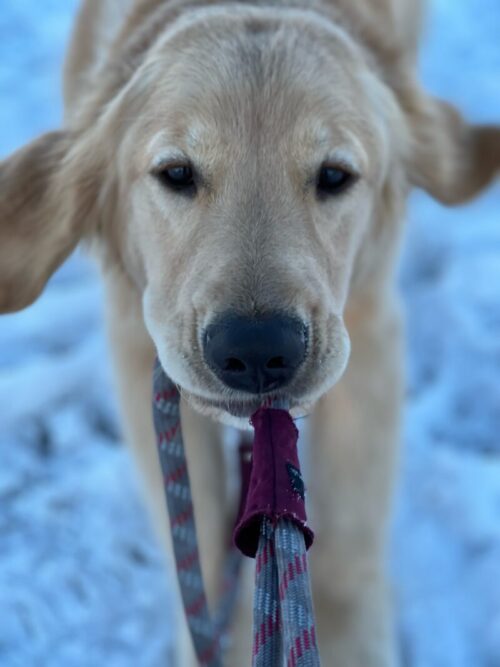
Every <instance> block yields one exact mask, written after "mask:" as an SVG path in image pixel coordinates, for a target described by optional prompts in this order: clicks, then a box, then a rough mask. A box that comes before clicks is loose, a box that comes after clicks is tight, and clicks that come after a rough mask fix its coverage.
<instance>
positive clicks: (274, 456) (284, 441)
mask: <svg viewBox="0 0 500 667" xmlns="http://www.w3.org/2000/svg"><path fill="white" fill-rule="evenodd" d="M252 425H253V427H254V429H255V439H254V444H253V458H252V469H251V474H250V483H249V488H248V495H247V498H246V503H245V509H244V511H243V513H242V514H240V517H239V520H238V522H237V525H236V527H235V530H234V536H233V537H234V543H235V544H236V546H237V547H238V549H239V550H240V551H241V552H242V553H243V554H245V556H250V557H252V558H254V557H255V554H256V553H257V547H258V542H259V534H260V525H261V522H262V519H263V518H264V517H268V518H269V519H270V520H271V521H272V522H273V523H276V522H277V521H279V519H281V518H287V519H291V520H292V521H294V522H295V523H296V524H297V525H298V526H299V527H300V528H301V529H302V532H303V533H304V538H305V542H306V546H307V548H309V547H310V546H311V544H312V542H313V539H314V535H313V532H312V531H311V529H310V528H309V527H308V526H307V525H306V524H307V517H306V508H305V501H304V487H303V482H302V477H301V475H300V464H299V458H298V454H297V440H298V431H297V428H296V426H295V424H294V423H293V420H292V418H291V416H290V415H289V413H288V412H287V411H285V410H276V409H273V408H260V409H259V410H257V412H256V413H255V414H254V415H253V417H252Z"/></svg>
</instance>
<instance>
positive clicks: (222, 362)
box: [203, 313, 307, 394]
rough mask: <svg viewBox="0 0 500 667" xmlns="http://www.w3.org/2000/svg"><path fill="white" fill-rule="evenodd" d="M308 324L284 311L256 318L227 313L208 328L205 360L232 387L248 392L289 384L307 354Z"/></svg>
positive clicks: (205, 341) (204, 342)
mask: <svg viewBox="0 0 500 667" xmlns="http://www.w3.org/2000/svg"><path fill="white" fill-rule="evenodd" d="M306 348H307V327H306V326H305V325H304V324H303V322H301V321H300V320H299V319H297V318H294V317H290V316H289V315H284V314H281V313H279V314H269V315H266V316H262V317H259V318H251V317H244V316H241V315H235V314H226V315H223V316H222V317H220V318H219V319H218V320H217V321H216V322H214V323H213V324H211V325H210V326H208V327H207V329H206V331H205V333H204V339H203V351H204V355H205V360H206V362H207V364H208V365H209V366H210V368H211V369H212V371H213V372H214V373H215V374H216V375H217V377H218V378H219V379H220V380H222V382H223V383H224V384H225V385H226V386H227V387H230V388H231V389H239V390H240V391H245V392H248V393H250V394H261V393H265V392H270V391H274V390H276V389H279V388H280V387H284V386H285V385H286V384H288V383H289V382H290V381H291V379H292V378H293V376H294V375H295V372H296V371H297V369H298V368H299V366H300V365H301V364H302V362H303V361H304V359H305V356H306Z"/></svg>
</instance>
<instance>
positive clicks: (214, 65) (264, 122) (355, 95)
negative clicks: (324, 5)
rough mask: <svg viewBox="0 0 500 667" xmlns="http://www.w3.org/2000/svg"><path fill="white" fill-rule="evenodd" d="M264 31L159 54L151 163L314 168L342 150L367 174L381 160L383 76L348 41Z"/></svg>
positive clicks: (244, 29) (194, 41) (171, 44)
mask: <svg viewBox="0 0 500 667" xmlns="http://www.w3.org/2000/svg"><path fill="white" fill-rule="evenodd" d="M263 25H264V28H262V29H260V30H255V29H248V26H245V24H243V25H240V24H238V26H237V27H238V28H240V30H237V31H233V32H223V33H221V32H220V31H219V32H217V33H216V34H215V35H212V34H211V33H210V31H209V30H208V31H205V32H203V33H199V32H197V33H195V34H193V35H189V36H183V37H182V39H180V38H179V39H177V38H176V39H172V40H170V41H167V42H166V44H164V45H163V47H162V48H161V50H159V51H158V52H156V53H155V54H154V58H155V61H156V63H157V66H156V70H155V71H156V74H155V82H154V86H153V88H154V89H153V92H152V95H151V96H150V97H149V101H148V104H147V106H146V107H145V108H144V109H143V112H144V113H143V114H142V115H141V122H143V124H144V126H147V128H148V135H147V137H146V142H145V143H146V144H147V146H148V160H150V159H151V160H161V159H162V154H163V155H165V156H166V157H169V156H170V155H171V156H172V157H174V158H175V153H176V152H177V153H178V155H179V157H180V158H182V157H183V154H184V155H185V156H186V157H188V158H196V159H197V160H199V161H200V162H204V163H205V164H206V165H207V168H208V169H212V168H214V167H217V163H219V165H220V164H221V163H222V162H223V163H224V164H225V166H226V167H227V166H228V165H229V164H231V163H241V161H245V162H247V163H248V160H249V159H251V158H252V156H256V155H257V153H258V155H259V158H260V159H261V161H262V157H263V156H265V158H266V160H267V161H268V162H272V163H276V162H277V161H278V160H279V161H281V162H283V161H288V162H289V161H290V160H291V161H294V162H300V163H302V164H305V165H306V166H307V163H308V162H309V163H310V165H311V167H312V166H313V165H316V164H317V162H318V160H322V159H328V157H329V153H331V151H332V150H333V149H334V150H335V152H336V154H337V155H338V154H341V155H342V156H343V157H344V158H345V159H341V160H340V161H341V162H343V163H345V162H347V163H349V162H351V163H352V164H353V167H354V168H355V169H356V170H358V171H363V168H364V166H365V164H366V162H367V161H368V157H367V156H368V155H369V156H370V157H371V160H372V162H373V161H374V159H375V158H377V157H378V155H377V154H378V153H380V150H379V148H380V147H379V146H377V145H375V144H377V142H378V143H380V141H379V139H380V137H379V136H376V132H375V130H374V128H375V127H376V126H377V125H378V126H380V119H379V118H377V116H376V114H375V113H374V105H373V104H372V103H371V101H370V99H369V98H370V95H371V92H372V91H371V90H370V85H371V84H372V83H373V75H371V74H370V72H369V68H368V66H367V63H366V61H365V60H364V58H363V57H362V56H361V55H360V54H359V53H356V51H355V48H354V47H353V46H352V44H351V43H350V42H349V40H348V38H347V37H345V36H344V35H341V36H340V37H339V38H338V39H337V38H336V35H335V34H330V33H328V34H326V35H325V34H322V33H321V30H319V31H318V33H317V34H316V33H314V31H312V33H311V30H310V31H309V32H307V31H306V32H305V34H304V35H302V34H301V33H300V29H299V27H297V26H296V25H287V26H285V27H284V26H279V25H268V26H267V27H266V24H265V23H264V24H263ZM261 27H262V26H261ZM233 28H234V26H233ZM254 28H255V26H254ZM314 28H315V29H316V26H315V27H314ZM303 32H304V31H303ZM313 37H317V41H316V42H315V41H314V39H313ZM171 148H172V149H173V150H170V149H171Z"/></svg>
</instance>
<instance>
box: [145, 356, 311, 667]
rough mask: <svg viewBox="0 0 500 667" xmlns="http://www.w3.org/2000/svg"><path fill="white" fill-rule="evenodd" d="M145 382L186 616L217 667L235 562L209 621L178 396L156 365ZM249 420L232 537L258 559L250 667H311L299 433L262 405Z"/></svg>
mask: <svg viewBox="0 0 500 667" xmlns="http://www.w3.org/2000/svg"><path fill="white" fill-rule="evenodd" d="M153 378H154V379H153V396H154V401H153V416H154V424H155V429H156V434H157V443H158V451H159V456H160V462H161V466H162V471H163V476H164V485H165V495H166V500H167V506H168V511H169V516H170V528H171V533H172V541H173V546H174V556H175V561H176V567H177V576H178V580H179V586H180V590H181V596H182V600H183V605H184V610H185V614H186V618H187V621H188V625H189V629H190V632H191V636H192V639H193V644H194V648H195V652H196V655H197V658H198V661H199V663H200V665H201V666H202V667H222V666H223V655H224V651H225V650H226V648H227V646H228V635H229V633H228V630H229V623H230V619H231V617H232V611H233V609H234V605H235V602H236V599H237V580H238V573H239V568H240V565H241V558H240V557H239V556H240V554H239V553H238V552H237V551H236V547H235V546H233V547H232V548H231V549H230V550H229V552H228V556H227V559H226V564H225V571H224V576H223V581H224V586H223V591H222V596H221V600H220V606H219V613H218V614H217V615H216V619H215V622H214V621H213V620H212V619H211V617H210V613H209V609H208V604H207V599H206V595H205V588H204V584H203V576H202V572H201V566H200V558H199V552H198V544H197V538H196V526H195V520H194V511H193V503H192V497H191V489H190V484H189V475H188V469H187V461H186V455H185V451H184V444H183V440H182V431H181V423H180V396H179V393H178V391H177V388H176V387H175V385H174V384H173V383H172V382H171V380H170V379H169V378H168V377H167V375H166V374H165V373H164V371H163V369H162V368H161V366H160V364H159V363H158V362H156V365H155V369H154V376H153ZM252 423H253V425H254V428H255V441H254V446H253V455H252V459H251V460H249V456H248V447H243V448H241V450H240V454H241V470H242V487H243V498H244V499H243V501H242V503H241V505H240V513H239V516H238V519H237V524H236V528H235V533H234V543H235V545H236V546H237V547H238V549H239V550H240V551H242V553H244V554H245V555H248V556H254V557H255V558H256V568H255V596H254V635H253V657H252V665H253V667H281V666H282V665H283V664H286V666H287V667H319V665H320V661H319V654H318V649H317V644H316V637H315V631H314V613H313V606H312V597H311V590H310V582H309V575H308V569H307V554H306V548H307V547H309V546H310V545H311V543H312V540H313V534H312V532H311V531H310V529H309V528H308V527H307V525H306V514H305V505H304V486H303V483H302V478H301V475H300V468H299V462H298V457H297V449H296V445H297V436H298V433H297V429H296V428H295V424H294V423H293V421H292V419H291V417H290V415H289V414H288V413H287V412H286V411H285V410H282V409H264V408H262V409H260V410H258V411H257V413H256V414H255V415H254V416H253V418H252ZM245 498H246V499H245Z"/></svg>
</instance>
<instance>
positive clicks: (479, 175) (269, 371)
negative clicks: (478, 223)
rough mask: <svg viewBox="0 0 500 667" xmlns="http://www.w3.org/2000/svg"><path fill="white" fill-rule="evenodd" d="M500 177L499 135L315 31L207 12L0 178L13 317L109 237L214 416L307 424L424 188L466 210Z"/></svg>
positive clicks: (173, 372) (191, 390) (381, 283)
mask: <svg viewBox="0 0 500 667" xmlns="http://www.w3.org/2000/svg"><path fill="white" fill-rule="evenodd" d="M499 164H500V131H499V130H498V129H495V128H481V129H473V128H469V127H467V126H466V125H464V123H463V122H462V121H461V119H460V117H459V116H458V114H456V113H455V112H454V111H453V110H452V109H451V108H450V107H448V106H447V105H444V104H442V103H439V102H436V101H434V100H432V99H430V98H428V97H427V96H426V95H424V93H423V92H422V91H421V90H420V89H419V88H418V87H417V85H416V84H415V83H414V82H413V81H412V80H411V77H410V74H409V72H407V71H406V70H405V68H404V66H401V65H400V64H398V65H394V67H393V69H392V71H390V72H389V71H384V67H383V66H381V64H380V63H377V61H376V59H375V58H374V57H373V53H371V54H370V53H368V52H367V51H365V50H364V48H363V47H362V46H361V45H359V44H358V43H357V42H355V41H354V40H353V39H352V38H351V37H350V36H349V35H348V34H347V32H345V31H344V30H342V29H340V28H337V27H335V26H334V25H333V24H331V23H328V22H325V21H322V20H320V19H319V18H318V17H316V16H315V15H314V14H312V13H308V12H299V11H292V10H290V11H286V12H285V11H284V10H282V11H281V13H280V14H279V15H278V14H276V12H274V11H272V10H258V11H256V10H248V9H241V10H240V11H236V10H234V9H232V10H231V14H230V15H228V14H227V11H226V12H224V11H220V10H219V11H218V10H209V11H204V12H203V11H202V12H198V13H194V14H193V15H192V17H191V18H190V19H189V20H185V19H184V20H182V21H181V22H179V23H178V24H176V25H175V26H174V27H173V28H171V29H169V30H168V31H167V32H166V33H165V34H164V35H163V36H162V37H161V38H160V39H159V40H158V41H157V42H156V43H155V45H154V46H153V47H152V48H151V49H150V50H149V51H148V54H147V57H146V58H145V59H144V61H143V62H142V64H141V65H140V66H139V67H138V68H137V69H136V71H135V73H134V74H133V75H132V77H131V78H130V79H129V80H128V82H127V83H126V84H125V85H124V86H123V87H122V89H121V90H119V91H118V92H117V93H116V95H114V97H113V99H112V100H111V101H108V103H107V104H106V106H105V107H104V108H103V109H102V111H101V113H100V114H99V116H98V117H97V119H96V120H95V122H92V123H91V124H90V123H88V124H87V126H82V127H79V128H77V129H75V130H74V131H73V132H70V131H67V132H61V133H54V134H49V135H46V136H45V137H42V138H41V139H39V140H38V141H37V142H35V143H34V144H32V145H30V146H28V147H27V148H25V149H23V150H21V151H20V152H19V153H17V154H15V155H14V156H12V157H11V158H10V159H8V160H6V161H4V162H3V163H1V165H0V197H1V200H0V261H1V265H0V308H3V309H4V310H13V309H17V308H20V307H23V306H25V305H27V304H28V303H30V302H31V301H32V300H33V299H34V298H35V297H36V296H37V295H38V294H39V292H40V290H41V289H42V288H43V285H44V284H45V282H46V280H47V278H48V277H49V275H50V274H51V273H52V272H53V271H54V270H55V268H56V267H57V265H58V264H59V263H60V262H61V261H62V260H63V259H64V258H65V257H66V256H67V255H68V253H69V252H70V251H71V250H72V249H73V247H74V246H75V245H76V244H77V243H78V241H79V240H80V239H81V238H82V237H92V236H94V237H98V238H99V239H100V241H101V245H104V246H106V248H107V251H108V252H107V256H108V258H111V261H113V262H114V263H115V264H116V265H117V266H119V267H120V270H122V271H124V272H125V274H126V275H127V277H128V279H129V280H130V281H131V283H132V284H133V286H134V289H136V290H138V292H139V293H140V294H141V295H142V301H143V310H144V320H145V323H146V326H147V328H148V330H149V332H150V334H151V337H152V338H153V341H154V343H155V346H156V348H157V350H158V354H159V357H160V360H161V362H162V364H163V366H164V368H165V369H166V371H167V372H168V373H169V375H170V376H171V377H172V379H173V380H174V381H175V382H176V383H178V384H179V385H180V387H182V389H183V390H184V391H185V392H186V394H187V395H188V396H189V397H190V398H191V400H192V401H193V402H194V403H195V405H196V406H197V407H198V408H199V409H201V410H205V411H208V412H211V413H212V414H217V415H219V416H220V415H221V414H222V413H223V412H224V411H226V410H227V411H229V412H232V413H233V414H238V415H242V416H243V415H245V416H246V415H248V414H250V413H251V412H252V411H253V410H254V409H255V407H256V406H257V405H259V404H260V402H261V401H262V400H263V397H264V396H266V395H267V396H269V395H278V396H281V397H283V398H286V399H287V400H288V401H289V402H290V403H291V404H292V406H296V407H305V406H306V405H308V404H310V403H311V402H314V401H315V400H316V399H317V398H318V397H319V396H320V395H321V394H322V393H323V392H324V391H325V390H326V389H327V388H329V387H330V386H331V385H332V384H333V383H335V382H336V381H337V380H338V378H339V377H340V376H341V374H342V372H343V371H344V369H345V366H346V364H347V360H348V356H349V337H348V333H347V330H346V327H345V325H344V313H345V309H346V304H347V303H348V301H349V299H350V298H352V295H353V294H360V295H364V297H365V300H366V302H367V303H370V302H373V301H374V300H375V301H376V299H377V298H379V297H378V295H379V294H380V293H381V292H382V291H384V290H385V289H387V286H386V282H387V278H388V274H389V273H390V263H391V257H392V254H393V249H394V246H395V245H396V244H397V237H398V225H399V221H400V218H401V216H402V212H403V206H404V200H405V195H406V193H407V190H408V187H409V186H411V185H417V186H421V187H423V188H425V189H427V190H428V191H429V192H431V194H433V195H434V196H436V197H437V198H438V199H440V200H442V201H445V202H447V203H458V202H461V201H463V200H465V199H467V198H469V197H471V196H473V195H474V194H476V193H477V192H479V191H480V190H481V189H482V188H483V187H484V186H485V185H487V184H488V183H489V182H490V181H491V180H492V178H493V177H494V174H495V172H496V170H497V169H498V166H499Z"/></svg>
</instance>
